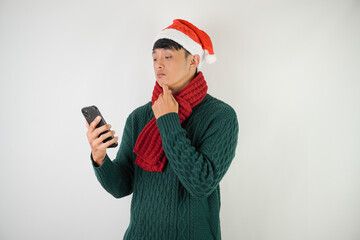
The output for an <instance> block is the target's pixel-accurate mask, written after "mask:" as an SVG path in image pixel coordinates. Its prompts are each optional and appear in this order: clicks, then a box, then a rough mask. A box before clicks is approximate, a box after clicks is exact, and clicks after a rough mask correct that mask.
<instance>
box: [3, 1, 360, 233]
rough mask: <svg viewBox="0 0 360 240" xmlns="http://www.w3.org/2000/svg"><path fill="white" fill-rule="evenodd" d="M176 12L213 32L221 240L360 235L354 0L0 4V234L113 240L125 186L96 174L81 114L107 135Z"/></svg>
mask: <svg viewBox="0 0 360 240" xmlns="http://www.w3.org/2000/svg"><path fill="white" fill-rule="evenodd" d="M175 18H183V19H187V20H188V21H190V22H192V23H193V24H195V25H196V26H198V27H199V28H201V29H203V30H205V31H206V32H207V33H208V34H209V35H210V37H211V38H212V41H213V44H214V50H215V53H216V55H217V57H218V61H217V62H216V63H214V64H212V65H206V64H204V68H203V73H204V76H205V79H206V81H207V83H208V86H209V90H208V92H209V93H210V94H212V95H213V96H215V97H216V98H219V99H221V100H223V101H224V102H226V103H228V104H230V105H231V106H232V107H233V108H234V109H235V111H236V112H237V115H238V119H239V123H240V133H239V144H238V147H237V151H236V157H235V159H234V160H233V163H232V165H231V167H230V169H229V171H228V173H227V174H226V175H225V177H224V179H223V181H222V182H221V197H222V205H221V228H222V236H223V239H225V240H228V239H229V240H232V239H244V240H319V239H320V240H323V239H324V240H325V239H326V240H339V239H341V240H355V239H360V231H359V226H360V188H359V185H360V184H359V183H360V174H359V173H360V150H359V149H360V126H359V123H360V95H359V90H360V74H359V71H360V70H359V69H360V1H356V0H352V1H350V0H338V1H334V0H330V1H316V0H315V1H300V0H299V1H279V0H277V1H265V0H263V1H244V0H240V1H231V0H222V1H211V2H209V1H206V0H200V1H193V0H191V1H176V2H170V1H145V0H144V1H109V0H105V1H94V0H91V1H88V0H87V1H85V0H83V1H80V0H72V1H45V0H42V1H40V0H38V1H21V0H18V1H16V0H11V1H10V0H1V1H0V80H1V81H0V101H1V102H0V104H1V105H0V110H1V115H0V116H1V117H0V147H1V151H0V160H1V167H0V239H6V240H8V239H55V240H57V239H59V240H60V239H88V240H90V239H122V236H123V234H124V232H125V230H126V228H127V226H128V223H129V211H130V200H131V196H128V197H125V198H123V199H115V198H113V197H112V196H111V195H110V194H108V193H107V192H105V190H103V189H102V187H101V186H100V184H99V183H98V182H97V180H96V177H95V174H94V172H93V169H92V166H91V163H90V158H89V156H90V146H89V144H88V142H87V138H86V135H85V134H86V130H87V129H86V127H85V120H84V118H83V116H82V114H81V112H80V110H81V108H82V107H84V106H89V105H93V104H95V105H97V106H98V107H99V109H100V110H101V112H102V114H103V115H104V117H105V119H106V121H107V122H108V123H111V124H112V126H113V129H115V131H116V132H117V135H118V136H119V137H120V139H121V136H122V131H123V127H124V124H125V120H126V117H127V116H128V115H129V114H130V113H131V111H133V110H134V109H135V108H136V107H138V106H140V105H143V104H145V103H147V102H148V101H150V100H151V96H152V90H153V88H154V84H155V77H154V73H153V69H152V58H151V48H152V39H153V38H154V37H155V35H156V34H157V33H159V31H161V29H163V28H165V27H167V26H169V25H170V24H171V23H172V20H173V19H175ZM116 151H117V149H112V150H110V151H108V154H109V155H110V157H111V158H114V157H115V154H116Z"/></svg>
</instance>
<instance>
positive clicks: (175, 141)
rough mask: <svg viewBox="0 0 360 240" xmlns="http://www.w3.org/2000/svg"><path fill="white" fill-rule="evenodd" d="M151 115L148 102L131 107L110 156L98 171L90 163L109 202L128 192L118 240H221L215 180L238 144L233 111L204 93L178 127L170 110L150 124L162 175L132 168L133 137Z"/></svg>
mask: <svg viewBox="0 0 360 240" xmlns="http://www.w3.org/2000/svg"><path fill="white" fill-rule="evenodd" d="M153 117H154V114H153V111H152V108H151V101H150V102H148V103H147V104H145V105H143V106H140V107H138V108H137V109H135V110H134V111H133V112H132V113H130V115H129V116H128V118H127V120H126V123H125V127H124V131H123V135H122V140H121V144H120V147H119V150H118V153H117V155H116V158H115V159H114V160H113V161H111V160H110V158H109V157H108V155H106V157H105V159H104V162H103V164H102V165H101V166H100V167H99V166H97V165H96V163H95V162H94V161H92V164H93V167H94V171H95V174H96V177H97V179H98V180H99V182H100V183H101V185H102V186H103V188H104V189H105V190H106V191H108V192H109V193H110V194H112V195H113V196H114V197H115V198H121V197H124V196H127V195H129V194H131V193H132V194H133V196H132V202H131V217H130V224H129V226H128V229H127V231H126V232H125V235H124V239H130V240H140V239H141V240H144V239H145V240H151V239H154V240H162V239H163V240H175V239H177V240H179V239H193V240H202V239H204V240H211V239H221V231H220V216H219V213H220V187H219V182H220V180H221V179H222V178H223V176H224V175H225V173H226V171H227V170H228V168H229V166H230V164H231V161H232V160H233V158H234V156H235V149H236V146H237V142H238V132H239V126H238V120H237V116H236V113H235V111H234V109H233V108H232V107H231V106H230V105H228V104H226V103H225V102H223V101H221V100H219V99H216V98H215V97H213V96H211V95H210V94H208V93H207V94H206V96H205V98H204V99H203V100H202V101H201V102H200V103H199V104H198V105H196V106H195V107H194V108H193V111H192V113H191V115H190V116H189V117H188V118H187V119H186V120H185V121H184V122H182V123H181V124H180V120H179V115H178V114H177V113H174V112H172V113H167V114H165V115H162V116H161V117H159V118H158V119H157V120H156V124H157V126H158V128H159V132H160V135H161V139H162V144H163V148H164V152H165V155H166V157H167V159H168V162H167V164H166V165H165V168H164V171H163V172H148V171H145V170H144V169H142V168H140V167H139V166H137V165H135V164H134V162H135V159H136V154H135V153H134V152H133V149H134V145H135V142H136V139H137V137H138V136H139V134H140V132H141V130H142V129H143V128H144V126H145V125H146V124H147V123H148V122H149V121H150V120H151V119H152V118H153ZM90 155H91V154H90ZM91 159H92V158H91Z"/></svg>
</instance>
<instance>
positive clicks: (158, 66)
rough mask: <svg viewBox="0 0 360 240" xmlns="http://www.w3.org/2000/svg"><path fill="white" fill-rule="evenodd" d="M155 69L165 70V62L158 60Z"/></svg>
mask: <svg viewBox="0 0 360 240" xmlns="http://www.w3.org/2000/svg"><path fill="white" fill-rule="evenodd" d="M155 68H160V69H162V68H164V64H163V61H162V60H161V59H160V58H159V59H157V60H156V62H155Z"/></svg>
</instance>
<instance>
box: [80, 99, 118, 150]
mask: <svg viewBox="0 0 360 240" xmlns="http://www.w3.org/2000/svg"><path fill="white" fill-rule="evenodd" d="M81 112H82V114H83V115H84V117H85V119H86V121H87V122H88V123H89V125H90V124H91V123H92V122H93V121H94V119H95V118H96V117H97V116H100V117H101V120H100V122H99V123H98V125H97V126H96V128H98V127H101V126H103V125H105V124H106V122H105V119H104V117H103V116H102V115H101V113H100V111H99V109H98V108H97V107H96V106H94V105H93V106H89V107H84V108H82V109H81ZM107 132H109V130H106V131H105V132H102V133H100V135H99V137H100V136H101V135H102V134H104V133H107ZM113 138H114V136H111V137H108V138H106V139H105V140H104V141H103V142H104V143H105V142H107V141H109V140H111V139H113ZM117 145H118V143H117V142H116V143H113V144H111V145H110V146H109V148H114V147H117Z"/></svg>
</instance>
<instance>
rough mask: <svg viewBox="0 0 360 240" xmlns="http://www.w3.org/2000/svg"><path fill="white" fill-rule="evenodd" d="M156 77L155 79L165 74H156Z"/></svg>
mask: <svg viewBox="0 0 360 240" xmlns="http://www.w3.org/2000/svg"><path fill="white" fill-rule="evenodd" d="M156 76H157V77H162V76H165V74H163V73H158V74H156Z"/></svg>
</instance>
